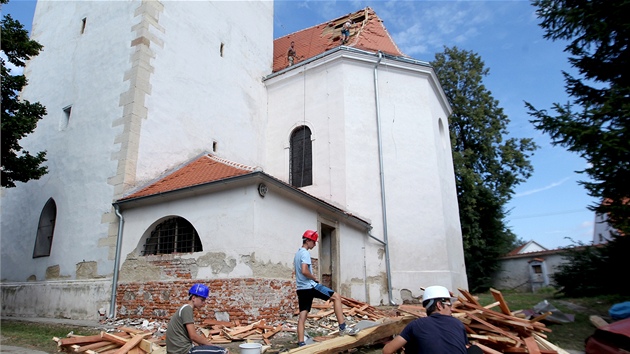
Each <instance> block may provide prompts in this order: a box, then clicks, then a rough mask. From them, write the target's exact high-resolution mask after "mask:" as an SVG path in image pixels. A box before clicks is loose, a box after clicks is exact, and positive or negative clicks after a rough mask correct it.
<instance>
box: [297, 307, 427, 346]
mask: <svg viewBox="0 0 630 354" xmlns="http://www.w3.org/2000/svg"><path fill="white" fill-rule="evenodd" d="M414 319H415V317H413V316H405V317H402V318H397V319H391V321H390V322H386V323H383V324H381V325H378V326H374V327H369V328H365V329H363V330H361V331H360V332H359V333H358V334H357V335H356V336H341V337H334V338H331V339H329V340H326V341H325V342H321V343H317V344H311V345H305V346H303V347H299V348H294V349H291V350H289V352H288V353H299V354H336V353H342V352H345V351H347V350H349V349H352V348H357V347H360V346H364V345H371V344H373V343H376V342H378V341H380V340H382V339H383V338H390V337H392V336H394V335H396V334H398V333H400V331H402V330H403V328H405V326H406V325H407V324H408V323H409V322H411V321H413V320H414Z"/></svg>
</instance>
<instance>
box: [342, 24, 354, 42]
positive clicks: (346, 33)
mask: <svg viewBox="0 0 630 354" xmlns="http://www.w3.org/2000/svg"><path fill="white" fill-rule="evenodd" d="M350 28H352V21H350V19H348V21H346V23H344V24H343V26H342V27H341V44H346V43H348V40H349V39H350Z"/></svg>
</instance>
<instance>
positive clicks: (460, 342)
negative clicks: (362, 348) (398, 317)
mask: <svg viewBox="0 0 630 354" xmlns="http://www.w3.org/2000/svg"><path fill="white" fill-rule="evenodd" d="M453 300H454V299H453V298H452V297H451V294H450V293H449V291H448V289H446V288H445V287H443V286H437V285H436V286H430V287H428V288H426V289H425V290H424V294H423V295H422V306H424V308H425V309H426V310H427V317H422V318H418V319H416V320H414V321H412V322H411V323H409V324H408V325H407V326H406V327H405V328H404V329H403V330H402V332H401V333H400V335H398V336H396V338H394V339H393V340H392V341H391V342H389V343H387V345H385V347H383V354H392V353H395V352H397V351H398V350H399V349H400V348H402V347H405V353H406V354H420V353H423V354H424V353H426V354H458V353H461V354H466V353H467V352H466V350H467V349H466V348H467V346H468V336H467V335H466V329H465V328H464V325H463V324H462V322H461V321H460V320H458V319H456V318H455V317H453V316H451V306H452V301H453Z"/></svg>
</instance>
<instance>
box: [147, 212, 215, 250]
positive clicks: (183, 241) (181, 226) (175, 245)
mask: <svg viewBox="0 0 630 354" xmlns="http://www.w3.org/2000/svg"><path fill="white" fill-rule="evenodd" d="M202 250H203V249H202V246H201V239H200V238H199V235H198V234H197V230H195V228H194V227H193V226H192V224H191V223H190V222H188V220H186V219H184V218H181V217H175V218H171V219H168V220H166V221H164V222H162V223H160V224H158V225H157V226H156V227H155V229H154V230H153V231H152V232H151V236H149V237H148V238H147V241H146V243H145V244H144V251H143V253H142V255H143V256H148V255H152V254H169V253H187V252H201V251H202Z"/></svg>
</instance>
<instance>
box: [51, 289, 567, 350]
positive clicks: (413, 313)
mask: <svg viewBox="0 0 630 354" xmlns="http://www.w3.org/2000/svg"><path fill="white" fill-rule="evenodd" d="M458 290H459V291H460V293H461V294H462V296H460V297H458V301H455V302H454V303H453V307H452V310H453V316H454V317H456V318H458V319H459V320H460V321H461V322H462V323H463V324H464V326H465V327H466V331H467V333H468V337H469V339H470V342H471V343H474V344H476V345H477V346H479V347H480V348H481V349H482V350H483V352H484V353H487V354H498V353H531V354H568V352H566V351H564V350H562V349H561V348H559V347H557V346H555V345H553V344H552V343H550V342H549V341H547V333H549V332H551V330H550V329H548V328H547V327H546V326H545V324H544V323H542V322H541V320H543V319H544V318H545V317H547V316H548V315H550V314H551V313H546V314H543V315H541V316H538V317H536V318H533V319H525V318H523V317H522V316H519V315H518V311H517V312H514V313H513V312H511V311H510V309H509V307H508V305H507V303H506V302H505V300H504V299H503V295H502V294H501V293H500V292H499V291H496V290H493V289H491V291H492V294H493V295H494V298H495V300H496V302H494V303H492V304H490V305H487V306H482V305H481V304H480V303H479V302H478V300H477V299H476V298H475V297H473V296H472V295H471V294H470V293H468V292H467V291H466V290H463V289H458ZM342 303H343V305H344V306H343V312H344V315H345V317H346V320H347V323H348V324H349V325H350V326H355V327H357V326H359V327H360V328H361V331H360V332H359V334H358V335H357V336H353V337H348V336H343V337H340V336H337V328H338V326H337V323H336V317H335V314H334V310H333V306H332V303H330V302H316V303H314V304H313V309H312V311H311V313H310V314H309V316H308V321H307V323H306V330H307V333H310V334H311V335H313V334H316V335H315V336H314V337H313V338H312V339H313V341H314V342H318V343H317V344H316V345H307V346H304V347H300V348H295V349H291V350H290V351H289V353H299V354H310V353H313V354H315V353H340V352H345V351H348V350H350V349H353V348H358V347H361V346H366V345H373V344H380V343H384V342H387V341H389V340H391V338H393V336H395V335H397V334H398V333H400V331H401V330H402V329H403V328H404V327H405V326H406V325H407V324H408V323H409V322H411V321H412V320H414V319H415V318H418V317H425V316H426V311H425V309H424V308H423V307H422V306H421V305H409V304H405V305H400V306H398V307H397V308H394V309H392V310H390V311H384V310H380V309H377V308H375V307H372V306H370V305H368V304H366V303H362V302H360V301H356V300H354V299H350V298H346V297H342ZM495 307H498V308H499V310H498V311H495V310H493V308H495ZM295 315H297V313H296V314H295ZM108 321H109V322H108V323H107V325H109V326H110V327H115V328H116V329H114V330H109V331H103V332H101V333H100V334H98V335H94V336H83V337H81V336H74V335H71V336H69V337H68V338H62V339H60V338H54V340H56V341H57V343H58V346H59V350H60V351H64V352H73V353H87V354H93V353H101V354H103V353H105V354H124V353H132V354H144V353H153V354H162V353H166V348H165V344H164V340H165V333H166V325H167V324H166V323H163V322H150V321H147V320H135V321H131V320H116V321H111V320H108ZM296 327H297V322H296V321H291V320H289V321H279V322H277V323H267V322H265V321H264V320H260V321H256V322H253V323H249V324H240V323H238V322H225V321H217V320H210V319H207V320H205V321H203V323H201V324H200V325H199V326H198V330H199V331H200V332H201V333H203V335H205V337H206V338H208V340H209V341H210V342H212V343H214V344H218V345H224V344H229V343H233V342H257V343H261V344H263V346H264V347H263V348H265V349H268V348H270V347H271V346H272V342H271V339H272V338H274V337H277V336H278V335H282V334H288V335H290V336H291V337H293V336H294V333H295V332H296Z"/></svg>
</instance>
